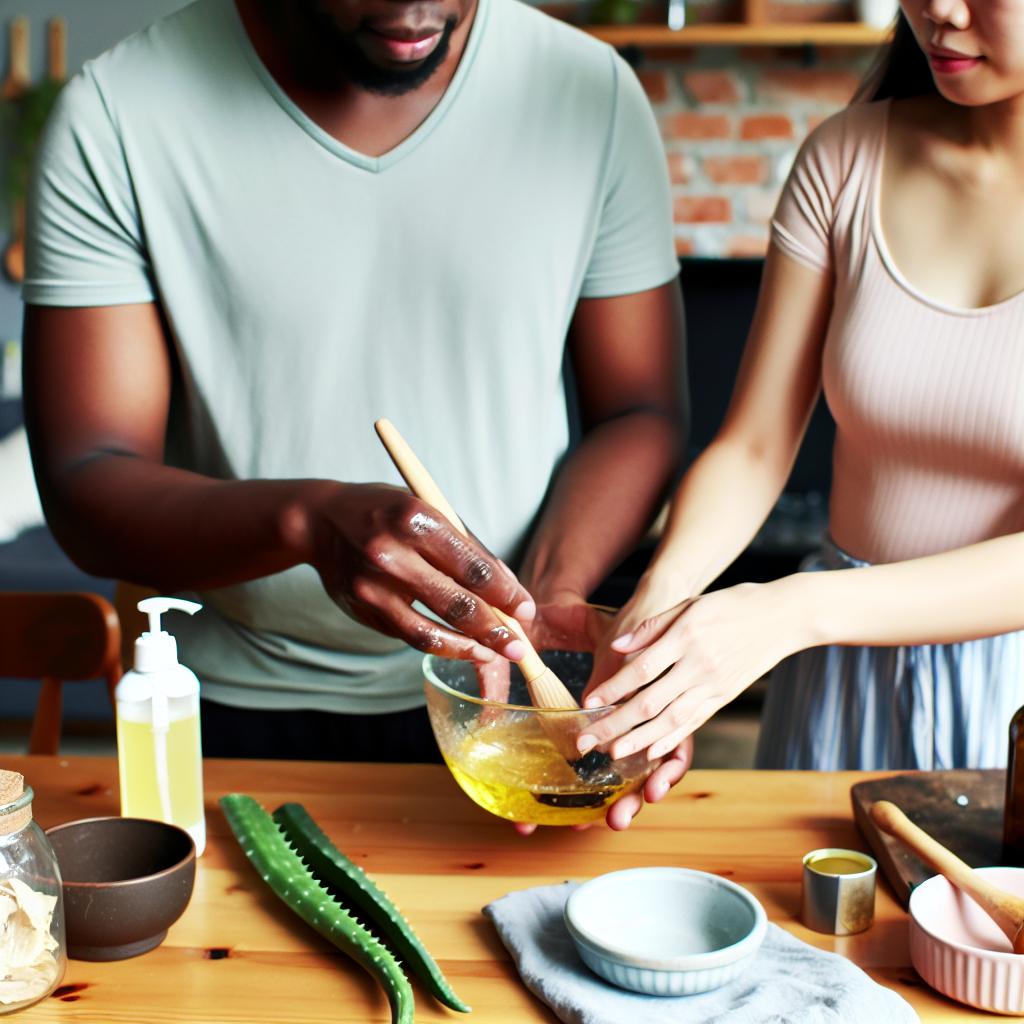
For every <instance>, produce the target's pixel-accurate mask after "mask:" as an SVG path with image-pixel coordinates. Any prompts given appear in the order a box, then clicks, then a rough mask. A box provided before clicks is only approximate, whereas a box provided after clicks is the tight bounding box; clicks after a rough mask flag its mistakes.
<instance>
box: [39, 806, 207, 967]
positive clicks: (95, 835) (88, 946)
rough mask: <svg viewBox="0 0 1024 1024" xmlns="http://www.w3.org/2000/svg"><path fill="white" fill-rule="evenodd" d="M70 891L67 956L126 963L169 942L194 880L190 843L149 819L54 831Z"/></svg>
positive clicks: (91, 821)
mask: <svg viewBox="0 0 1024 1024" xmlns="http://www.w3.org/2000/svg"><path fill="white" fill-rule="evenodd" d="M46 836H47V838H48V839H49V840H50V843H51V845H52V846H53V849H54V852H55V853H56V854H57V864H58V865H59V866H60V873H61V879H62V881H63V883H64V924H65V929H66V931H67V943H68V956H71V957H73V958H74V959H76V960H125V959H127V958H128V957H130V956H138V955H139V954H140V953H146V952H148V951H149V950H151V949H153V948H154V947H156V946H159V945H160V943H161V942H163V940H164V937H165V936H166V935H167V929H168V928H170V926H171V925H172V924H174V922H175V921H177V920H178V918H179V917H181V915H182V914H183V913H184V912H185V908H186V907H187V906H188V901H189V900H190V899H191V897H192V884H193V882H194V881H195V875H196V847H195V843H193V842H192V837H191V836H190V835H189V834H188V833H187V832H186V831H185V830H184V829H180V828H178V827H177V826H176V825H165V824H164V823H163V822H162V821H147V820H145V819H143V818H86V819H84V820H82V821H71V822H68V823H67V824H66V825H57V826H55V827H54V828H51V829H48V830H47V832H46Z"/></svg>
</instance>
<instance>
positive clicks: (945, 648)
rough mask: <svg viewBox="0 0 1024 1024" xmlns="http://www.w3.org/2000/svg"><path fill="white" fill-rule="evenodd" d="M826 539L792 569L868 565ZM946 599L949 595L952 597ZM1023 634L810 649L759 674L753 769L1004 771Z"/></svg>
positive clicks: (1019, 699)
mask: <svg viewBox="0 0 1024 1024" xmlns="http://www.w3.org/2000/svg"><path fill="white" fill-rule="evenodd" d="M867 564H868V563H867V562H862V561H859V560H858V559H856V558H852V557H851V556H850V555H848V554H846V552H845V551H842V550H840V549H839V548H837V547H836V546H835V545H834V544H833V543H831V542H830V541H826V543H825V545H824V547H823V549H822V550H821V551H820V552H818V553H817V554H815V555H811V556H810V557H809V558H807V559H806V560H805V561H804V563H803V564H802V565H801V567H800V568H801V570H803V571H808V572H820V571H823V570H829V569H848V568H853V567H855V566H863V565H867ZM951 600H955V595H951ZM1022 704H1024V632H1018V633H1005V634H1003V635H1001V636H993V637H986V638H985V639H982V640H969V641H967V642H965V643H958V644H924V645H919V646H914V647H813V648H810V649H809V650H806V651H800V652H799V653H798V654H795V655H794V656H793V657H791V658H787V659H786V660H785V661H783V662H780V663H779V665H778V666H776V668H775V669H774V670H773V671H772V672H771V674H770V676H769V677H768V694H767V698H766V700H765V707H764V712H763V713H762V716H761V734H760V738H759V741H758V748H757V757H756V761H755V763H756V766H757V767H758V768H802V769H811V770H815V771H836V770H840V769H865V770H867V769H887V768H896V769H913V768H921V769H929V770H931V769H949V768H1003V767H1005V766H1006V755H1007V750H1008V744H1009V734H1008V729H1009V725H1010V719H1011V718H1012V717H1013V715H1014V713H1015V712H1016V711H1017V709H1018V708H1019V707H1020V706H1021V705H1022Z"/></svg>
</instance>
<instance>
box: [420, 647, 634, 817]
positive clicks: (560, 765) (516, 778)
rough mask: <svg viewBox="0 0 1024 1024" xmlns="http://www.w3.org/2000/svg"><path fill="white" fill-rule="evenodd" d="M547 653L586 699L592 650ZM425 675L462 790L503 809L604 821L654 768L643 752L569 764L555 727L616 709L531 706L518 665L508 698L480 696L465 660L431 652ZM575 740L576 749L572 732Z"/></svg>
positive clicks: (438, 732) (571, 727)
mask: <svg viewBox="0 0 1024 1024" xmlns="http://www.w3.org/2000/svg"><path fill="white" fill-rule="evenodd" d="M542 657H543V658H544V660H545V661H546V662H547V663H548V665H549V667H550V668H552V670H553V671H554V672H555V673H556V675H558V677H559V678H560V679H561V680H562V682H563V683H565V685H566V686H567V687H568V688H569V690H570V692H571V693H573V696H574V697H576V698H577V699H579V696H580V694H581V693H582V691H583V687H584V686H585V685H586V681H587V678H588V677H589V673H590V661H591V659H590V656H589V655H586V654H580V653H578V652H573V651H546V652H543V653H542ZM424 675H425V678H426V695H427V710H428V712H429V714H430V723H431V726H432V727H433V730H434V736H435V738H436V739H437V743H438V746H439V747H440V748H441V753H442V755H443V756H444V759H445V763H446V764H447V765H448V768H449V770H450V771H451V773H452V775H453V776H454V777H455V780H456V781H457V782H458V784H459V786H461V787H462V789H463V791H464V792H465V793H466V794H467V795H468V796H469V797H470V798H471V799H472V800H473V801H474V802H475V803H477V804H479V806H480V807H483V808H484V809H485V810H487V811H490V813H491V814H495V815H497V816H498V817H501V818H506V819H508V820H509V821H518V822H526V823H530V824H536V825H580V824H585V823H587V822H592V821H599V820H600V819H601V818H603V817H604V815H605V813H606V812H607V810H608V807H609V806H610V805H611V804H613V803H614V802H615V801H616V800H618V799H619V798H620V797H621V796H622V795H623V794H625V793H628V792H630V791H632V790H635V789H637V788H639V787H640V786H641V785H642V784H643V782H644V780H645V779H646V778H647V776H648V775H649V774H650V772H651V769H652V767H653V765H652V764H651V763H650V762H649V761H648V760H647V757H646V755H645V754H644V753H643V752H640V753H637V754H633V755H631V756H630V757H628V758H622V759H620V760H618V761H609V760H608V759H607V757H604V756H603V755H600V756H597V755H596V754H594V753H592V754H590V755H588V756H587V758H584V759H581V760H580V761H578V762H574V763H573V764H570V763H569V762H568V761H567V760H566V758H565V756H564V754H563V753H561V752H560V751H559V749H558V746H556V745H555V742H553V740H552V735H556V736H558V734H559V733H560V732H564V733H565V734H566V736H575V735H576V734H578V733H579V732H580V731H582V729H583V728H585V726H586V721H587V719H591V718H594V719H596V718H600V717H601V716H602V715H604V714H607V713H608V710H609V709H607V708H604V709H598V710H594V711H589V710H587V711H582V710H579V709H577V710H574V711H566V712H558V711H555V712H552V711H542V710H539V709H537V708H535V707H531V706H530V705H529V695H528V693H527V692H526V688H525V684H524V683H523V681H522V679H521V677H519V675H518V670H516V669H513V676H512V687H511V690H510V693H509V700H508V703H498V702H494V701H485V700H483V699H481V698H480V696H479V688H478V684H477V681H476V678H475V674H474V672H473V668H472V666H471V665H468V664H467V663H466V662H457V661H447V660H444V659H439V658H434V657H433V656H432V655H428V656H427V658H426V659H425V661H424ZM542 716H543V717H544V723H543V727H542V724H541V718H542ZM559 742H561V737H560V736H559ZM568 745H569V749H570V750H571V749H572V740H571V739H570V740H569V744H568Z"/></svg>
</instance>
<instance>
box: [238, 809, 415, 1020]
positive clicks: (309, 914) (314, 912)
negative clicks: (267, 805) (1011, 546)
mask: <svg viewBox="0 0 1024 1024" xmlns="http://www.w3.org/2000/svg"><path fill="white" fill-rule="evenodd" d="M220 805H221V808H222V809H223V811H224V817H225V818H227V821H228V824H229V825H230V826H231V831H232V832H234V834H235V838H236V839H237V840H238V843H239V845H240V846H241V847H242V850H243V851H244V853H245V855H246V857H248V858H249V860H250V861H251V863H252V865H253V867H254V868H256V870H257V872H259V874H260V877H262V879H263V881H264V882H266V883H267V885H269V886H270V888H271V889H272V890H273V891H274V893H275V894H276V895H277V896H278V897H280V898H281V899H282V900H283V901H284V902H285V903H286V904H287V905H288V906H289V907H291V909H292V910H294V911H295V913H296V914H298V915H299V917H301V918H302V919H303V920H304V921H305V922H306V923H307V924H308V925H310V926H311V927H313V928H315V929H316V930H317V931H318V932H319V933H320V934H321V935H322V936H323V937H324V938H325V939H327V940H328V941H329V942H331V943H333V944H334V945H335V946H337V947H338V949H340V950H341V951H342V952H344V953H347V954H348V955H349V956H351V957H352V959H353V960H355V961H356V962H357V963H358V964H359V965H360V966H361V967H363V968H365V969H366V970H367V971H368V972H369V973H370V974H371V975H372V976H373V977H375V978H376V979H377V980H378V981H379V982H380V984H381V986H382V987H383V989H384V992H385V994H386V995H387V997H388V1003H389V1004H390V1006H391V1024H413V992H412V986H411V985H410V984H409V980H408V979H407V978H406V976H405V975H404V974H403V973H402V969H401V967H399V966H398V962H397V961H396V960H395V958H394V956H393V955H392V954H391V951H390V950H389V949H387V948H386V947H385V946H383V945H381V943H380V942H379V941H378V940H377V939H376V938H375V937H374V936H373V935H371V934H370V932H368V931H367V930H366V929H365V928H364V927H363V926H362V925H361V924H360V923H359V922H358V921H357V920H356V919H355V918H354V917H352V915H351V914H349V913H348V911H347V910H345V908H344V907H342V906H340V905H339V904H338V902H337V900H336V899H335V898H334V896H333V895H332V894H331V893H330V892H328V891H327V889H325V888H324V886H323V885H322V884H321V883H320V881H319V880H318V879H317V878H316V876H315V875H314V874H313V872H312V871H311V870H310V869H309V868H308V867H307V866H306V865H305V864H303V862H302V859H301V857H300V856H299V855H298V854H297V853H296V852H295V851H294V850H293V849H292V848H291V846H290V845H289V844H288V841H287V840H286V839H285V837H284V835H283V834H282V832H281V829H280V828H279V827H278V825H277V823H276V822H275V821H274V819H273V818H272V817H271V816H270V814H268V813H267V811H266V810H264V809H263V807H261V806H260V805H259V804H258V803H257V802H256V801H255V800H253V799H252V797H250V796H245V795H244V794H242V793H230V794H228V795H227V796H223V797H221V799H220Z"/></svg>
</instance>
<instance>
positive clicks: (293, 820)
mask: <svg viewBox="0 0 1024 1024" xmlns="http://www.w3.org/2000/svg"><path fill="white" fill-rule="evenodd" d="M274 821H276V822H277V823H278V825H280V826H281V828H282V829H283V830H284V834H285V837H286V838H287V839H288V840H289V841H290V842H291V843H292V845H293V846H294V847H295V849H296V851H297V852H298V854H299V856H300V857H302V859H303V860H304V861H305V862H306V863H307V864H309V866H310V867H311V868H312V869H313V872H314V874H316V876H317V877H318V878H319V879H320V881H321V882H323V883H324V885H325V886H326V887H327V889H328V891H329V892H331V893H332V894H334V895H336V896H337V897H338V899H339V900H340V901H341V902H342V903H343V904H346V905H348V906H351V907H353V908H354V909H356V910H357V911H359V913H360V914H362V915H363V917H364V919H365V920H366V923H367V924H368V925H369V926H370V927H371V928H374V929H375V930H376V932H377V934H378V935H379V936H380V938H381V939H382V940H383V941H384V942H385V943H387V945H388V946H389V947H390V949H391V950H392V951H393V952H394V953H395V954H396V955H397V956H398V957H399V959H401V961H402V962H403V964H404V965H405V966H406V968H407V969H408V970H410V971H412V973H413V974H415V975H416V977H417V978H419V979H420V981H422V982H423V983H424V985H426V986H427V988H428V989H430V992H431V993H432V994H433V995H434V996H435V997H436V998H437V999H438V1000H440V1001H441V1002H442V1003H444V1004H445V1006H449V1007H451V1009H453V1010H458V1011H460V1012H461V1013H469V1012H470V1009H471V1007H469V1006H467V1005H466V1003H464V1002H463V1001H462V1000H461V999H460V998H459V997H458V996H457V995H456V994H455V991H454V990H453V989H452V987H451V985H450V984H449V983H448V979H447V978H445V976H444V974H442V972H441V968H440V967H438V965H437V962H436V961H435V960H434V958H433V957H432V956H431V955H430V954H429V953H428V952H427V950H426V947H425V946H424V945H423V943H422V942H421V941H420V939H419V937H418V936H417V935H416V933H415V932H414V931H413V930H412V926H411V925H410V924H409V922H408V921H407V920H406V918H405V916H404V915H403V914H402V912H401V911H400V910H399V909H398V907H397V906H395V904H394V903H393V902H392V901H391V899H390V898H389V897H388V895H387V894H386V893H385V892H384V891H383V890H381V889H380V888H379V887H378V886H377V885H376V884H375V883H374V882H373V880H372V879H370V877H369V876H368V875H367V874H366V872H365V871H363V869H362V868H361V867H359V865H358V864H355V863H353V862H352V861H351V860H349V858H348V857H346V856H345V855H344V854H343V853H342V852H341V851H340V850H339V849H338V848H337V847H336V846H335V845H334V844H333V843H332V842H331V841H330V839H328V837H327V836H326V835H325V834H324V832H323V830H322V829H321V828H320V827H319V826H318V825H317V823H316V822H315V821H314V820H313V818H312V817H311V816H310V814H309V812H308V811H307V810H306V809H305V807H303V806H302V804H295V803H288V804H282V805H281V806H280V807H278V809H277V810H276V811H274Z"/></svg>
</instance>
